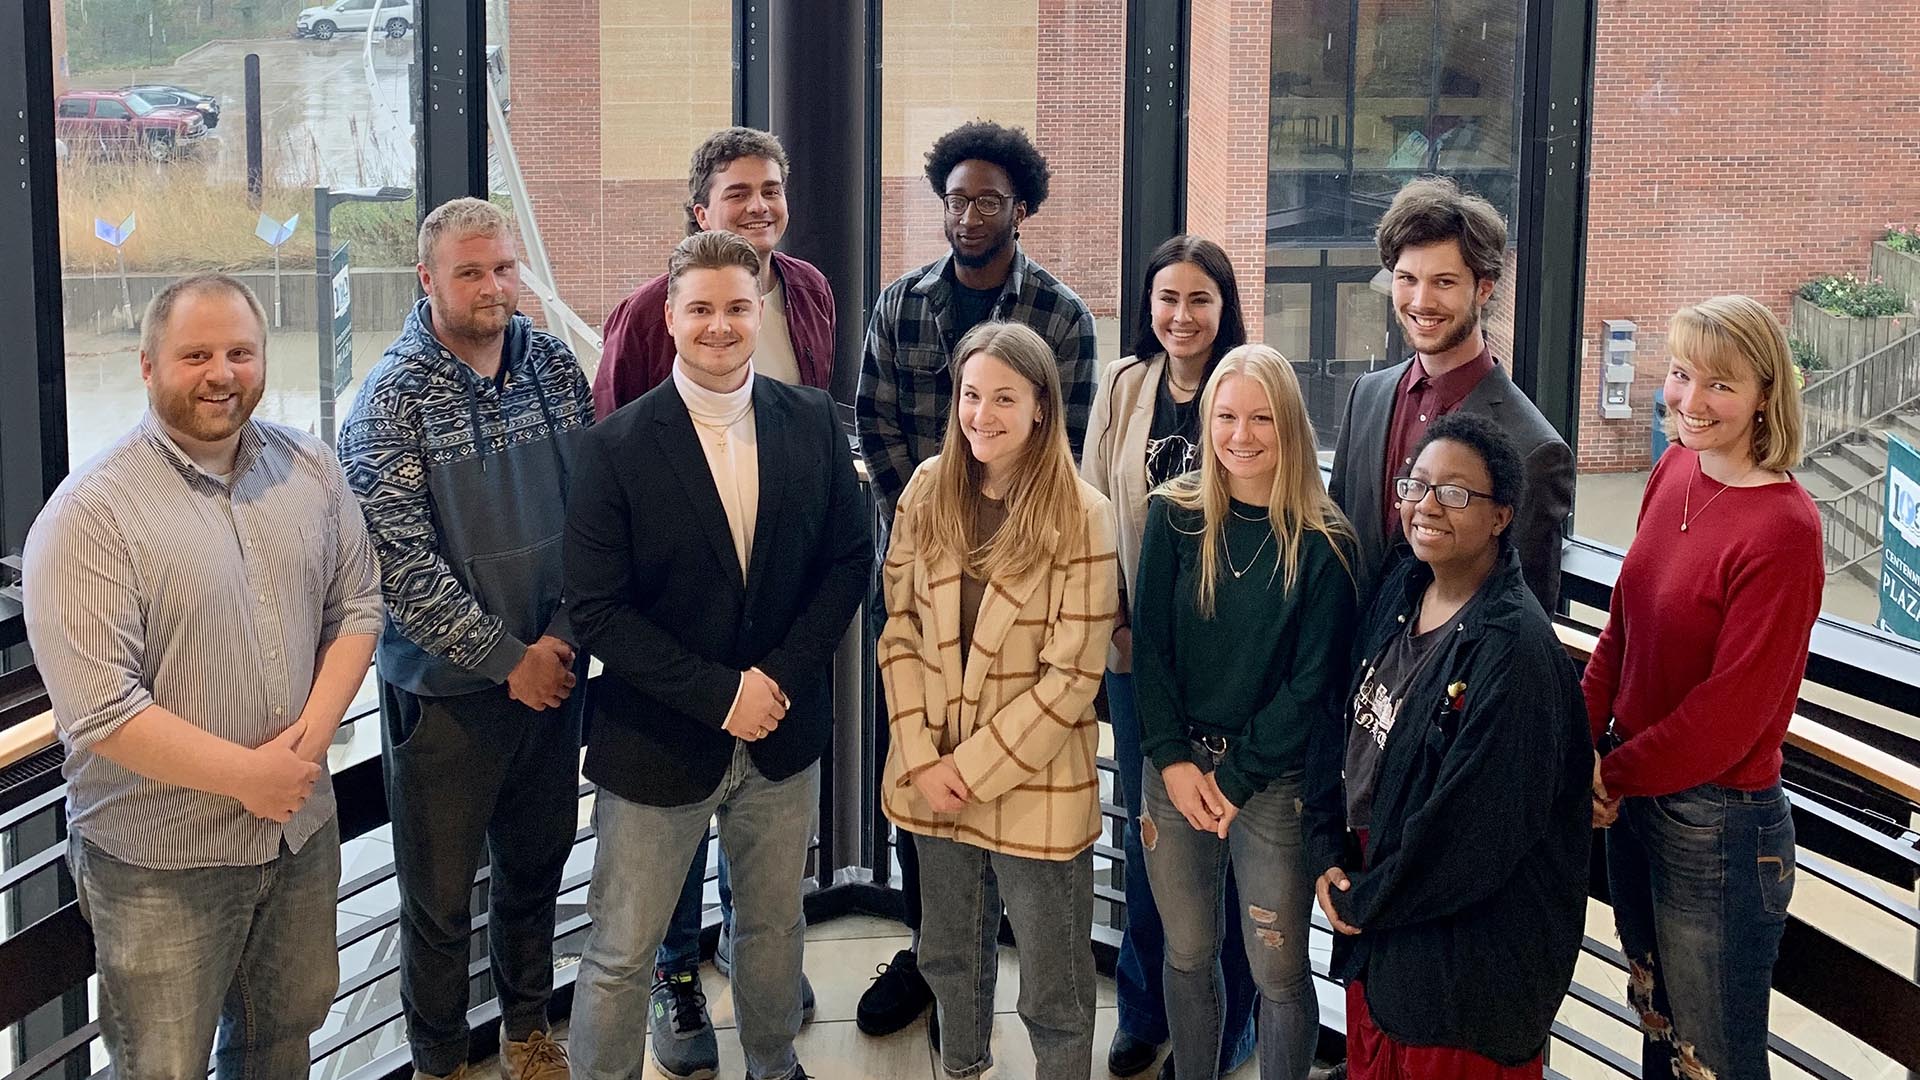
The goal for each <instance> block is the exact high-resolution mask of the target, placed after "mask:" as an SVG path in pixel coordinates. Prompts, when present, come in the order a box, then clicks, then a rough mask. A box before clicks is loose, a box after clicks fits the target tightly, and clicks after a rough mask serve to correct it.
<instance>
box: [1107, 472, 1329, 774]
mask: <svg viewBox="0 0 1920 1080" xmlns="http://www.w3.org/2000/svg"><path fill="white" fill-rule="evenodd" d="M1200 531H1201V521H1200V515H1199V513H1198V512H1194V511H1186V510H1181V509H1179V508H1177V507H1175V506H1173V505H1172V504H1171V503H1169V502H1168V501H1167V500H1166V499H1165V498H1161V497H1156V498H1154V499H1152V500H1150V501H1149V503H1148V505H1147V525H1146V531H1145V533H1144V535H1143V536H1142V539H1141V549H1140V572H1139V575H1138V577H1137V579H1136V582H1137V586H1138V587H1137V589H1136V595H1135V596H1134V598H1133V604H1134V607H1133V671H1134V676H1133V681H1134V693H1135V696H1136V701H1137V708H1138V710H1139V714H1140V728H1141V750H1142V752H1143V753H1144V754H1145V756H1146V758H1147V760H1149V761H1151V762H1152V763H1153V765H1154V767H1155V768H1158V769H1164V768H1166V767H1167V766H1169V765H1172V764H1175V763H1176V762H1181V761H1190V760H1193V751H1192V749H1191V744H1190V742H1189V740H1188V733H1189V731H1193V732H1199V733H1202V734H1209V735H1224V736H1226V737H1227V740H1228V749H1227V754H1226V757H1224V758H1223V759H1222V760H1221V761H1220V764H1219V766H1218V769H1217V779H1218V780H1219V783H1220V790H1221V793H1222V794H1224V795H1225V796H1226V797H1227V798H1228V799H1231V800H1232V801H1233V804H1234V805H1235V806H1245V805H1246V803H1247V800H1248V799H1250V798H1251V797H1252V796H1253V795H1254V794H1256V793H1258V792H1260V791H1262V790H1264V789H1265V788H1266V786H1267V785H1268V784H1270V783H1272V782H1273V781H1274V780H1275V779H1277V778H1279V777H1281V776H1285V775H1288V774H1291V773H1298V772H1300V771H1301V769H1302V768H1303V767H1304V764H1305V760H1306V750H1307V733H1308V732H1309V731H1310V730H1312V729H1313V727H1314V725H1316V724H1326V723H1328V722H1329V720H1330V719H1332V720H1334V721H1335V722H1337V718H1338V716H1339V715H1340V712H1341V699H1342V698H1343V696H1344V695H1345V694H1346V691H1347V681H1348V650H1349V647H1350V643H1351V642H1352V639H1353V633H1354V629H1355V623H1356V619H1357V614H1356V612H1355V604H1356V600H1355V597H1354V582H1353V577H1352V575H1351V574H1350V573H1349V572H1348V570H1347V568H1346V566H1345V565H1343V564H1342V563H1341V561H1340V559H1339V557H1338V556H1337V555H1336V554H1335V553H1334V549H1333V545H1332V544H1331V543H1330V542H1329V541H1328V540H1327V538H1326V537H1325V536H1323V535H1322V534H1320V533H1318V532H1314V531H1311V530H1309V531H1307V532H1306V533H1305V534H1303V535H1302V537H1301V540H1300V557H1299V566H1298V569H1297V570H1296V572H1295V576H1294V582H1293V587H1292V588H1291V589H1289V588H1287V587H1286V586H1285V574H1284V572H1281V571H1278V570H1277V569H1276V568H1277V567H1278V565H1279V557H1280V538H1279V537H1277V536H1274V535H1273V530H1272V527H1271V525H1270V524H1269V521H1268V518H1267V511H1266V508H1265V507H1258V506H1249V505H1247V504H1245V503H1241V502H1237V501H1236V502H1234V503H1233V504H1232V512H1231V513H1230V514H1229V515H1228V517H1227V526H1226V529H1225V530H1224V531H1225V534H1226V547H1227V551H1228V553H1229V554H1230V556H1231V559H1230V560H1227V559H1223V560H1222V562H1221V565H1220V568H1219V572H1218V574H1217V575H1216V577H1215V591H1214V612H1213V617H1212V618H1203V617H1202V616H1201V614H1200V611H1199V607H1198V592H1197V586H1198V584H1199V579H1200V559H1201V556H1202V552H1201V549H1200ZM1263 540H1264V541H1265V547H1264V549H1262V547H1261V544H1262V541H1263ZM1256 552H1258V554H1257V555H1256V554H1255V553H1256ZM1349 559H1351V556H1350V555H1349ZM1248 560H1252V561H1251V564H1249V562H1248ZM1229 561H1231V564H1232V566H1233V568H1234V569H1237V570H1240V571H1242V574H1241V576H1239V577H1235V576H1234V574H1233V573H1232V572H1231V571H1230V570H1229V569H1228V562H1229Z"/></svg>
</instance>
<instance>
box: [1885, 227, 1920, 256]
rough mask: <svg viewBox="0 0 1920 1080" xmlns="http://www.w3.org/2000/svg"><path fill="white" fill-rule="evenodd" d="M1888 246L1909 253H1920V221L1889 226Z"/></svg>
mask: <svg viewBox="0 0 1920 1080" xmlns="http://www.w3.org/2000/svg"><path fill="white" fill-rule="evenodd" d="M1887 246H1888V247H1890V248H1892V249H1893V250H1895V251H1898V252H1902V253H1904V254H1907V255H1920V222H1915V223H1914V224H1912V225H1889V226H1887Z"/></svg>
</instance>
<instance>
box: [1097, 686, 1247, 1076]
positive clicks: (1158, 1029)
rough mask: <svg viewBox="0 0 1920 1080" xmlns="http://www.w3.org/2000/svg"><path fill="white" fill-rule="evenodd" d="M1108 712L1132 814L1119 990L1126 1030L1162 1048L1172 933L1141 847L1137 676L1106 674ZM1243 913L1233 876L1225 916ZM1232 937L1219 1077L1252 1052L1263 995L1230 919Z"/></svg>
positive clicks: (1225, 964)
mask: <svg viewBox="0 0 1920 1080" xmlns="http://www.w3.org/2000/svg"><path fill="white" fill-rule="evenodd" d="M1107 709H1108V712H1109V714H1110V715H1111V716H1112V718H1113V762H1114V767H1115V770H1116V772H1117V774H1118V778H1119V781H1120V801H1121V804H1122V805H1123V806H1125V807H1126V810H1127V824H1126V828H1125V831H1124V832H1123V834H1122V839H1121V843H1122V845H1123V849H1124V851H1125V852H1126V856H1127V866H1126V891H1127V928H1126V930H1125V931H1124V932H1123V933H1122V934H1121V937H1120V956H1119V959H1117V960H1116V961H1115V962H1114V967H1113V985H1114V991H1115V994H1114V996H1115V998H1116V999H1117V1001H1118V1003H1119V1006H1120V1011H1119V1022H1120V1023H1119V1026H1120V1030H1121V1031H1124V1032H1126V1033H1127V1034H1129V1035H1131V1036H1133V1037H1134V1038H1136V1039H1139V1040H1141V1041H1142V1042H1149V1043H1154V1044H1155V1045H1158V1044H1160V1043H1164V1042H1166V1041H1167V1038H1168V1031H1167V999H1166V994H1165V991H1164V990H1163V989H1162V987H1161V982H1160V966H1161V964H1162V963H1163V962H1164V955H1165V952H1166V932H1165V931H1164V930H1163V929H1161V926H1160V909H1159V908H1156V907H1155V906H1154V904H1153V888H1152V886H1150V885H1149V884H1148V882H1147V856H1146V852H1145V851H1144V850H1143V849H1142V848H1141V846H1140V771H1141V769H1142V768H1143V767H1144V765H1145V761H1144V760H1143V759H1142V757H1141V754H1140V716H1139V714H1138V713H1137V712H1135V711H1134V706H1133V676H1132V675H1131V674H1121V673H1120V672H1115V671H1109V672H1107ZM1239 908H1240V888H1239V886H1238V885H1237V884H1236V883H1235V881H1234V878H1233V873H1232V871H1231V870H1229V871H1228V873H1227V891H1226V898H1225V901H1224V903H1223V906H1222V910H1223V911H1237V910H1239ZM1226 925H1227V937H1226V942H1225V945H1224V946H1223V947H1222V949H1221V953H1220V967H1221V974H1222V975H1223V976H1224V978H1225V979H1226V985H1227V991H1226V1009H1225V1014H1224V1015H1225V1021H1224V1023H1223V1027H1222V1030H1224V1031H1225V1032H1226V1033H1227V1034H1226V1037H1225V1039H1224V1040H1223V1045H1222V1047H1221V1054H1220V1071H1221V1072H1223V1073H1229V1072H1232V1071H1233V1070H1235V1069H1237V1068H1239V1067H1240V1063H1241V1062H1243V1061H1245V1060H1247V1058H1248V1057H1249V1056H1251V1055H1252V1054H1253V1039H1254V1033H1253V1010H1254V1006H1255V1005H1256V1004H1258V1003H1259V1001H1260V992H1259V990H1258V989H1256V988H1255V987H1254V985H1253V972H1252V971H1251V970H1249V969H1248V968H1247V954H1246V946H1245V944H1244V943H1243V940H1242V934H1241V932H1240V920H1238V919H1229V920H1227V924H1226Z"/></svg>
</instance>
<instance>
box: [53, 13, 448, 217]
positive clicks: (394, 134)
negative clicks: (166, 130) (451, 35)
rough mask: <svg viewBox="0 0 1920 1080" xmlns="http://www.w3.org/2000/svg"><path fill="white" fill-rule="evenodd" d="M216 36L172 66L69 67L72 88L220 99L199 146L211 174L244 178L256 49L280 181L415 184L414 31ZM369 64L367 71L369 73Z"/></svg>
mask: <svg viewBox="0 0 1920 1080" xmlns="http://www.w3.org/2000/svg"><path fill="white" fill-rule="evenodd" d="M291 33H292V27H291V25H289V27H288V34H289V36H288V37H286V38H276V39H267V40H257V41H216V42H213V43H211V44H208V45H204V46H202V47H200V48H198V49H195V50H194V51H192V52H190V53H188V54H187V55H186V56H183V57H181V58H180V59H179V60H178V61H176V62H175V63H172V64H167V65H162V66H156V67H146V68H137V69H117V70H106V69H101V70H95V71H84V72H76V73H74V75H73V78H72V81H71V85H72V88H73V89H76V90H87V89H110V88H117V87H121V86H127V85H130V84H137V83H168V84H171V85H175V86H181V87H184V88H186V89H188V90H193V91H196V92H199V93H203V94H213V95H215V96H217V97H218V98H219V99H220V126H219V127H217V128H215V129H214V130H212V131H210V132H208V133H207V137H206V138H205V139H204V140H202V143H201V145H200V146H199V147H197V148H196V154H195V157H196V159H197V160H198V161H199V162H200V163H201V164H202V166H203V167H204V168H205V169H206V170H207V172H208V181H209V182H241V181H244V180H245V178H246V168H247V133H246V122H247V121H246V95H245V87H246V73H245V67H244V64H245V58H246V55H247V54H248V53H258V54H260V101H261V117H262V125H263V126H262V140H261V141H262V145H263V151H264V156H265V158H266V163H267V168H268V175H269V176H270V177H272V178H273V179H274V181H276V182H277V183H279V184H282V185H287V186H306V185H312V184H328V185H330V186H334V187H357V186H362V185H378V184H395V185H399V186H402V187H411V186H413V181H414V173H415V171H416V159H415V152H414V138H413V116H412V110H411V104H410V102H411V100H412V98H411V83H410V74H409V70H408V69H409V68H410V67H411V66H412V65H413V64H414V62H415V49H416V39H415V36H414V35H413V34H412V33H409V34H407V35H406V36H405V37H403V38H400V39H397V40H394V39H389V38H386V37H384V36H378V35H376V36H375V37H374V39H373V42H372V47H371V49H369V48H368V42H367V39H366V37H365V36H364V35H358V34H354V35H342V36H340V37H336V38H334V39H333V40H331V41H312V40H295V39H294V38H292V37H291ZM369 71H370V72H371V75H369Z"/></svg>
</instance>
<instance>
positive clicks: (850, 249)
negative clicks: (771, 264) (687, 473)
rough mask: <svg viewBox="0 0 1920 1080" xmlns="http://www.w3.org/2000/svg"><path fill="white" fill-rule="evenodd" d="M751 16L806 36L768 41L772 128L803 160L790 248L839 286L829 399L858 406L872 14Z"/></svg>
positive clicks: (796, 162)
mask: <svg viewBox="0 0 1920 1080" xmlns="http://www.w3.org/2000/svg"><path fill="white" fill-rule="evenodd" d="M749 6H750V7H752V8H755V9H762V8H766V7H771V9H772V10H771V11H770V12H768V13H767V21H768V23H769V24H770V25H774V26H788V27H806V28H808V29H807V32H805V33H785V34H771V35H763V37H762V40H763V41H765V44H766V48H767V51H768V59H769V66H770V68H771V72H770V78H769V80H768V81H769V83H770V86H771V103H772V108H771V109H770V110H769V115H770V118H771V128H772V130H773V132H774V133H775V134H777V135H779V136H780V137H781V138H782V139H783V140H785V142H786V144H787V145H788V146H790V147H794V148H795V149H796V151H797V152H796V153H795V155H794V159H793V172H792V176H790V177H789V179H790V180H791V181H792V183H791V184H789V186H788V189H787V191H788V195H787V200H788V203H787V205H788V207H789V210H790V211H791V214H792V219H791V220H792V223H791V224H790V225H789V227H788V228H787V236H786V243H785V244H784V245H783V246H784V247H785V248H786V249H787V250H788V251H790V252H792V253H793V254H794V255H796V256H798V257H800V258H802V259H805V260H807V261H808V262H810V263H813V264H814V265H815V266H818V267H819V268H820V272H821V273H823V274H825V275H826V277H827V280H828V281H829V282H831V283H832V285H833V292H834V308H835V311H836V318H835V325H836V328H837V331H838V332H837V334H836V340H835V343H834V357H833V361H834V364H833V386H832V390H833V396H834V398H835V399H836V400H839V401H843V402H851V401H852V400H853V392H854V382H855V380H856V379H857V377H858V376H859V374H860V341H861V337H862V335H863V333H864V331H865V329H866V324H865V321H864V320H863V319H862V318H861V311H860V307H861V296H860V292H861V288H862V283H863V282H864V281H865V280H866V254H867V236H866V229H865V228H864V227H863V225H864V222H865V218H864V216H863V212H864V209H865V207H866V190H865V188H866V183H865V180H866V177H867V160H868V159H867V146H866V134H867V125H866V101H867V78H866V74H867V73H866V62H867V54H866V32H867V21H866V8H865V5H863V4H849V3H845V2H844V0H773V2H772V3H771V4H770V5H767V4H762V3H754V4H751V5H749ZM763 29H764V28H763ZM828 103H831V104H830V105H829V104H828ZM748 115H749V116H750V115H751V110H749V111H748ZM850 180H851V181H853V182H851V183H850V182H849V181H850ZM817 359H818V358H816V360H817Z"/></svg>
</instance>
